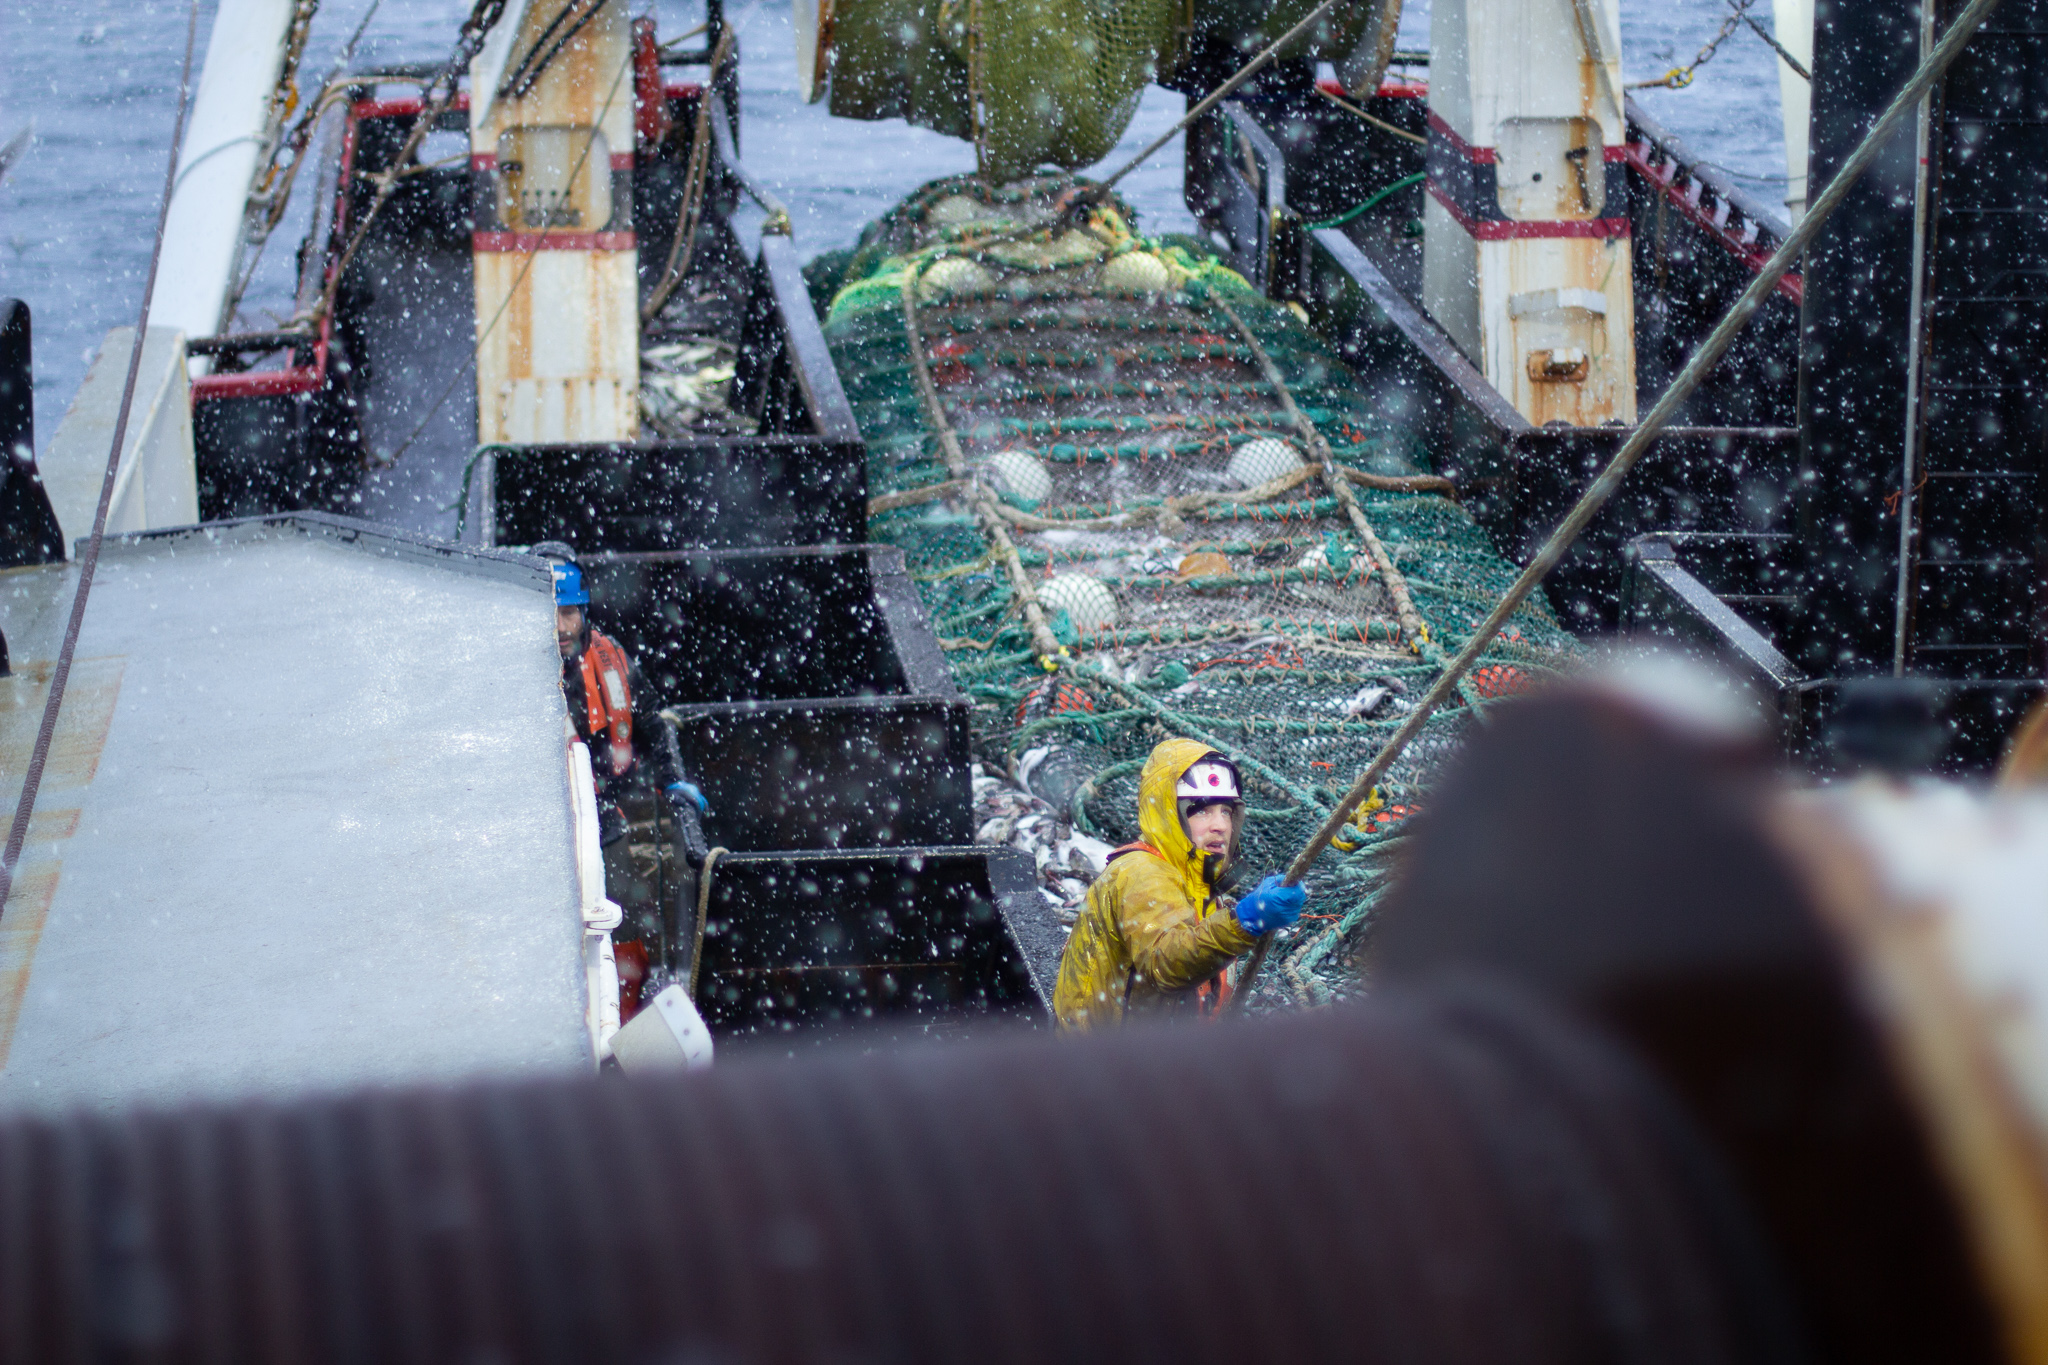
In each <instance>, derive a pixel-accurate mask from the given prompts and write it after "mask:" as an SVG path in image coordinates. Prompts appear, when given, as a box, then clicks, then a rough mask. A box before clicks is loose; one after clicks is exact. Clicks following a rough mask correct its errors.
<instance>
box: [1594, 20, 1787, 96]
mask: <svg viewBox="0 0 2048 1365" xmlns="http://www.w3.org/2000/svg"><path fill="white" fill-rule="evenodd" d="M1754 3H1756V0H1728V10H1729V13H1728V17H1727V18H1726V19H1723V20H1722V21H1721V28H1720V31H1719V32H1717V33H1716V34H1715V35H1714V36H1713V37H1712V38H1711V39H1709V40H1708V42H1707V45H1706V46H1705V47H1703V48H1701V49H1700V51H1699V55H1698V56H1697V57H1694V58H1693V59H1692V61H1691V62H1689V63H1687V64H1686V65H1684V66H1674V67H1672V68H1671V69H1670V70H1669V71H1667V72H1665V73H1664V74H1663V75H1661V76H1659V77H1657V78H1656V79H1655V80H1648V81H1630V82H1629V83H1628V85H1627V87H1626V88H1627V89H1630V90H1650V89H1656V88H1659V87H1661V88H1663V89H1667V90H1683V89H1685V87H1687V86H1688V85H1691V84H1692V78H1693V72H1695V71H1697V70H1699V69H1700V68H1701V67H1703V66H1705V65H1706V64H1707V63H1708V62H1710V61H1712V60H1713V59H1714V54H1715V53H1716V52H1718V51H1720V50H1721V44H1723V43H1725V42H1727V41H1728V39H1729V38H1730V37H1732V36H1734V33H1735V30H1736V29H1738V28H1741V27H1742V25H1743V23H1744V22H1745V21H1746V20H1747V19H1748V18H1749V7H1750V6H1751V5H1752V4H1754Z"/></svg>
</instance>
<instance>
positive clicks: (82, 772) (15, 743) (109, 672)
mask: <svg viewBox="0 0 2048 1365" xmlns="http://www.w3.org/2000/svg"><path fill="white" fill-rule="evenodd" d="M125 664H126V660H125V659H124V658H122V657H121V656H120V655H109V656H103V657H99V658H93V659H79V660H76V661H75V662H74V663H73V664H72V666H71V680H70V682H69V683H67V684H66V685H65V688H64V707H63V709H62V710H61V711H59V712H58V715H57V733H56V734H55V735H54V736H53V737H52V739H51V743H50V756H49V759H48V760H47V762H46V763H45V764H44V767H43V784H42V791H43V792H46V793H47V792H52V791H62V790H66V789H69V788H77V787H84V786H88V785H90V784H91V782H92V779H93V776H94V774H96V773H97V772H98V771H99V765H100V749H101V748H102V746H104V745H105V744H106V742H107V730H108V727H109V726H111V725H112V724H113V723H114V705H115V703H116V702H117V701H118V700H119V699H120V695H121V672H122V669H123V667H124V666H125ZM53 667H54V665H52V664H51V663H49V662H48V661H45V660H32V661H30V662H28V663H25V664H23V665H21V666H20V668H18V669H17V670H16V671H15V673H14V675H13V676H12V677H9V678H5V679H0V773H7V774H11V775H12V776H13V777H14V778H15V781H14V782H12V783H9V784H8V785H7V788H6V795H7V796H8V798H9V806H10V808H11V806H12V801H13V796H14V793H16V792H19V791H20V786H19V785H18V784H19V781H20V778H21V776H22V775H23V774H25V773H26V772H27V771H28V761H29V756H30V754H31V753H32V752H33V751H34V749H35V742H36V731H37V729H38V728H39V727H40V726H41V724H42V719H43V704H44V700H45V699H46V698H47V697H48V696H49V691H50V673H51V670H52V668H53Z"/></svg>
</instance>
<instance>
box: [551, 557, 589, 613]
mask: <svg viewBox="0 0 2048 1365" xmlns="http://www.w3.org/2000/svg"><path fill="white" fill-rule="evenodd" d="M548 567H549V568H551V569H553V570H554V571H555V605H556V606H558V607H585V606H589V605H590V592H589V590H588V589H587V588H585V587H584V586H583V570H581V569H579V568H577V567H576V566H575V565H574V564H551V565H549V566H548Z"/></svg>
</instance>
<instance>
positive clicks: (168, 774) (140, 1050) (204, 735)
mask: <svg viewBox="0 0 2048 1365" xmlns="http://www.w3.org/2000/svg"><path fill="white" fill-rule="evenodd" d="M75 581H76V580H75V576H74V573H73V571H72V570H70V569H68V568H41V569H22V570H14V571H11V572H7V573H4V574H0V630H4V631H5V633H6V636H7V639H8V643H9V645H10V648H11V651H12V654H13V658H14V660H15V662H16V672H15V675H14V676H13V677H10V678H6V679H0V772H5V773H7V774H9V775H10V779H11V780H8V781H7V782H5V784H4V790H0V798H4V800H5V802H6V806H7V808H8V809H9V810H11V809H12V807H13V804H14V801H15V799H16V793H17V790H18V783H19V776H20V774H21V773H22V771H23V770H24V768H25V766H26V758H27V754H28V751H29V748H30V746H31V744H32V743H33V740H34V735H35V728H36V725H37V723H38V721H39V720H40V716H41V711H42V704H43V698H44V696H45V693H46V688H47V685H48V677H49V673H50V667H51V661H52V660H53V659H54V657H55V654H56V646H57V643H58V639H59V636H60V633H61V629H62V624H63V619H64V616H65V613H66V612H67V610H68V608H69V605H70V595H71V591H72V586H73V584H74V583H75ZM552 625H553V623H552V617H551V613H550V611H549V610H548V598H547V596H546V595H545V592H544V589H543V587H542V585H541V584H540V583H539V582H536V583H534V584H532V585H528V584H525V583H521V582H518V581H515V580H510V579H505V578H500V579H495V580H494V579H492V578H488V577H481V576H477V575H475V574H472V573H464V572H454V571H451V570H450V569H448V568H445V567H441V566H439V565H435V564H430V563H420V562H406V561H402V560H396V559H393V558H390V557H388V556H384V555H380V554H376V553H373V552H371V551H370V550H369V549H366V548H362V547H359V546H349V545H343V544H337V543H334V542H332V541H329V540H324V539H313V538H309V537H307V536H305V535H302V534H299V533H296V532H278V531H269V532H267V533H265V534H263V535H261V536H260V538H259V537H258V536H256V535H252V534H251V533H249V532H246V531H245V532H242V533H241V534H240V537H239V538H237V539H236V540H232V541H230V542H228V543H225V544H220V543H215V544H209V543H208V541H207V540H206V539H204V538H201V537H197V536H191V537H183V538H179V539H175V540H164V541H155V542H144V543H143V544H141V545H139V546H129V547H115V548H110V551H109V553H108V556H107V558H106V559H105V560H104V561H103V562H102V565H101V568H100V576H99V578H98V580H97V583H96V586H95V589H94V593H93V596H92V600H91V606H90V610H89V613H88V615H87V618H86V626H85V631H84V634H83V636H82V638H81V642H80V648H79V652H78V659H77V663H76V665H75V667H74V671H73V674H72V682H71V685H70V688H69V689H68V691H67V695H66V701H65V705H64V710H63V713H62V716H63V719H62V722H61V724H60V726H59V731H58V742H57V744H56V747H55V748H54V750H53V752H52V760H51V764H50V767H49V769H48V775H47V777H46V779H45V783H44V785H43V787H42V791H41V798H40V800H39V802H38V806H37V812H38V813H37V816H36V822H35V825H34V827H33V830H32V836H31V839H30V841H29V844H28V848H27V853H26V855H25V857H24V860H23V864H22V868H21V870H20V882H19V884H18V887H17V890H16V893H15V895H14V896H13V898H12V899H11V901H10V903H9V905H8V907H7V911H6V914H5V916H4V918H0V1109H6V1108H35V1109H53V1108H60V1107H72V1106H77V1105H86V1106H92V1107H102V1106H111V1105H114V1104H116V1103H121V1102H132V1101H145V1102H165V1101H170V1100H173V1099H185V1098H190V1097H194V1096H199V1095H227V1094H245V1093H259V1094H265V1095H273V1096H275V1095H281V1094H286V1093H296V1092H301V1091H305V1090H309V1089H310V1090H326V1089H334V1088H341V1087H346V1086H356V1085H363V1084H380V1083H398V1082H413V1081H425V1080H430V1079H452V1078H457V1077H461V1076H465V1075H472V1074H478V1073H486V1072H489V1073H497V1074H505V1073H515V1072H516V1073H526V1074H534V1073H548V1072H563V1071H568V1070H572V1069H575V1068H578V1067H587V1066H588V1065H589V1059H590V1043H589V1039H588V1035H587V1033H586V1031H585V1027H584V983H583V971H582V964H581V957H580V944H581V937H582V933H581V929H582V926H581V923H580V921H579V919H578V916H577V910H576V903H575V895H574V882H573V852H572V845H571V841H570V837H569V829H570V823H569V820H570V817H569V800H568V786H567V782H566V780H565V773H564V762H563V746H562V724H563V721H562V701H561V693H560V691H559V689H558V687H557V686H556V677H555V673H556V668H555V651H554V648H553V639H552Z"/></svg>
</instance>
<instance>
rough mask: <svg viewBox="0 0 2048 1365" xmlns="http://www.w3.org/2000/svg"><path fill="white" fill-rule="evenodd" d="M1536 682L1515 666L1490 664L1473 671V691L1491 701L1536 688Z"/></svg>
mask: <svg viewBox="0 0 2048 1365" xmlns="http://www.w3.org/2000/svg"><path fill="white" fill-rule="evenodd" d="M1535 685H1536V680H1535V679H1534V678H1531V677H1530V676H1529V675H1528V674H1527V673H1524V672H1523V671H1522V670H1521V669H1519V668H1516V667H1515V666H1514V665H1513V664H1488V665H1487V666H1486V667H1484V668H1475V669H1473V670H1472V690H1473V691H1475V692H1477V693H1478V694H1479V695H1480V696H1482V697H1485V698H1487V699H1488V700H1491V699H1493V698H1495V697H1512V696H1515V695H1516V694H1518V693H1522V692H1527V691H1529V690H1531V689H1532V688H1534V687H1535Z"/></svg>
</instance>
